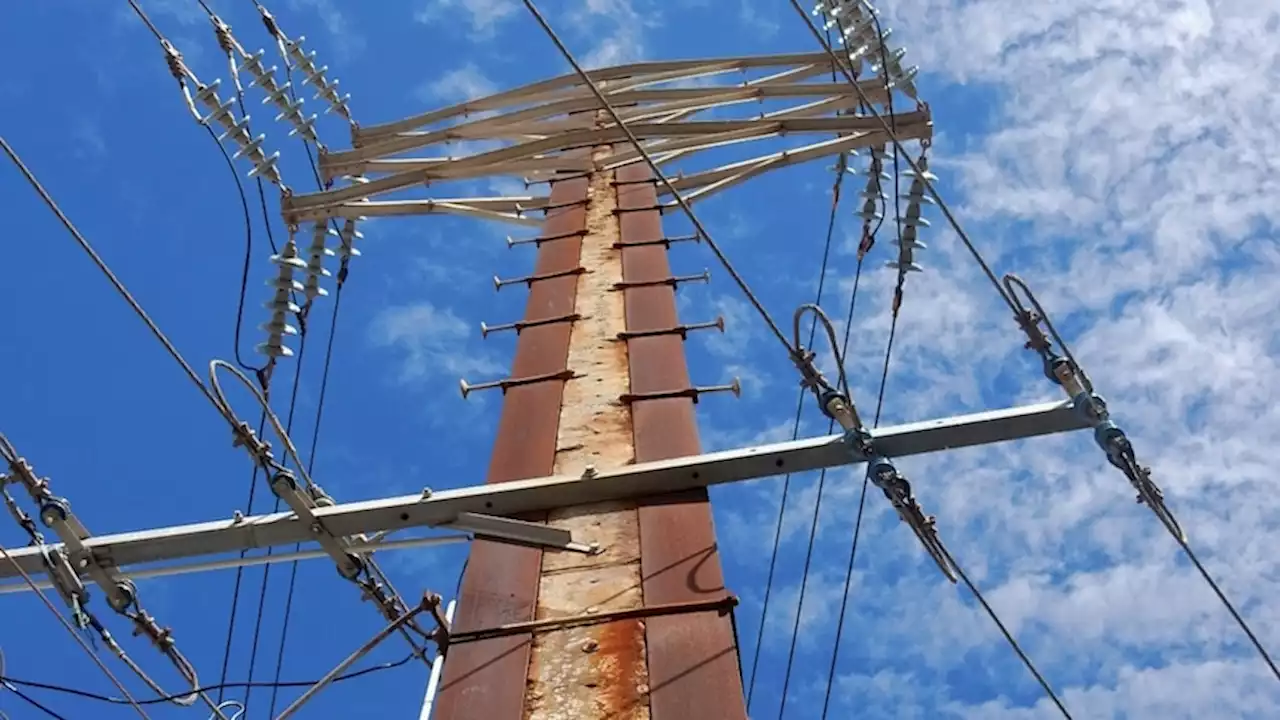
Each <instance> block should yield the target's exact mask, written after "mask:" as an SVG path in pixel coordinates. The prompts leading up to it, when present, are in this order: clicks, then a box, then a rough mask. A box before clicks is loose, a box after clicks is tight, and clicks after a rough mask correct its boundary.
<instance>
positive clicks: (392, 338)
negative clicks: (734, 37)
mask: <svg viewBox="0 0 1280 720" xmlns="http://www.w3.org/2000/svg"><path fill="white" fill-rule="evenodd" d="M476 334H477V333H476V331H475V330H474V329H473V328H471V327H469V326H468V325H467V324H466V323H465V322H463V321H462V319H461V318H459V317H458V316H457V315H455V314H454V313H453V311H452V310H450V309H448V308H440V307H437V306H435V305H433V304H432V303H430V302H427V301H422V302H418V303H414V304H410V305H399V306H394V307H389V308H385V309H384V310H382V311H381V312H380V313H379V314H378V315H377V317H375V318H374V321H373V324H372V326H371V327H370V339H371V340H372V341H373V343H374V345H376V346H378V347H384V348H393V349H395V350H397V351H398V352H399V354H400V355H401V361H400V373H399V379H400V381H401V382H404V383H417V382H421V381H423V380H425V379H428V378H437V377H440V376H450V377H453V378H458V377H466V376H470V379H471V380H473V381H474V380H475V379H476V377H477V376H481V375H486V374H489V373H494V372H498V371H500V370H501V368H502V366H501V365H499V364H498V363H497V362H496V361H494V360H492V359H491V358H490V357H489V356H488V355H487V354H484V353H481V352H478V351H476V349H475V348H473V347H470V341H471V340H473V339H474V337H475V336H476Z"/></svg>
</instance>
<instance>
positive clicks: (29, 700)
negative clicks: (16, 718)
mask: <svg viewBox="0 0 1280 720" xmlns="http://www.w3.org/2000/svg"><path fill="white" fill-rule="evenodd" d="M0 688H4V689H5V690H8V691H9V692H11V693H13V695H14V697H16V698H18V699H19V700H21V701H23V702H25V703H26V704H28V705H30V706H31V707H33V708H35V709H37V710H39V711H40V712H42V713H44V715H45V717H51V718H53V719H54V720H68V718H66V717H63V716H62V715H59V714H58V713H56V712H54V711H53V710H50V709H49V707H48V706H46V705H43V704H41V703H40V701H38V700H36V699H35V698H33V697H31V696H30V695H28V694H26V693H24V692H22V691H21V690H19V689H18V688H16V687H14V686H13V684H12V683H9V682H7V681H5V680H3V679H0ZM0 718H3V720H9V716H8V715H5V714H4V712H0ZM231 720H235V718H231Z"/></svg>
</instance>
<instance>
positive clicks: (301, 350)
mask: <svg viewBox="0 0 1280 720" xmlns="http://www.w3.org/2000/svg"><path fill="white" fill-rule="evenodd" d="M292 241H293V240H292V234H291V237H290V242H292ZM303 317H305V316H304V315H299V323H298V325H299V326H300V327H301V328H302V330H301V333H302V339H301V341H300V342H299V344H298V353H297V361H296V362H295V363H294V371H293V372H294V375H293V388H292V390H291V391H290V393H289V409H288V411H287V413H286V417H285V424H284V432H285V434H286V435H290V434H291V433H292V432H293V421H294V417H295V411H296V410H297V407H298V391H299V389H300V388H301V386H302V368H303V361H304V360H305V359H306V353H307V333H306V327H307V326H306V322H305V321H304V320H303V319H302V318H303ZM263 399H264V400H265V399H266V398H265V396H264V398H263ZM265 410H266V408H264V411H265ZM310 472H311V469H310V467H308V468H307V473H308V475H309V474H310ZM280 503H281V497H280V495H279V494H278V493H277V494H276V497H275V501H274V503H273V504H272V508H271V511H272V512H279V510H280ZM299 547H301V543H298V544H297V545H295V548H294V549H295V551H296V550H297V549H298V548H299ZM274 553H275V547H274V546H272V547H269V548H267V552H266V554H267V555H268V556H270V555H272V554H274ZM270 581H271V565H267V566H265V567H263V568H262V585H261V587H260V589H259V591H258V609H257V613H256V614H255V616H254V622H253V638H252V640H251V642H250V646H249V667H248V677H249V679H250V680H252V679H253V671H254V669H255V668H256V667H257V664H258V643H259V641H260V640H261V637H262V623H263V619H264V618H265V616H266V612H265V610H266V605H267V588H268V587H269V586H270ZM252 690H253V689H252V688H248V689H247V690H246V692H245V696H244V701H243V702H244V704H245V706H246V707H248V705H249V697H250V695H251V694H252Z"/></svg>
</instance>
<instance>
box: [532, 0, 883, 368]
mask: <svg viewBox="0 0 1280 720" xmlns="http://www.w3.org/2000/svg"><path fill="white" fill-rule="evenodd" d="M522 2H523V3H524V6H525V8H526V9H528V11H529V14H530V15H532V16H533V18H534V20H536V21H537V23H538V25H539V26H541V27H542V30H543V32H544V33H546V35H547V38H548V39H550V40H551V42H552V43H554V44H555V46H556V49H558V50H559V51H560V54H561V55H562V56H564V59H565V60H566V61H568V63H569V64H570V65H571V66H572V67H573V70H574V72H576V73H577V74H578V77H579V78H580V79H581V80H582V82H583V84H585V85H586V86H587V88H588V89H590V90H591V94H592V95H593V96H595V98H596V101H597V102H599V103H600V107H601V108H602V109H603V110H604V111H605V112H606V113H608V115H609V119H610V120H612V121H613V123H614V124H615V125H617V126H618V129H620V130H621V131H622V132H623V134H624V135H626V136H627V141H628V142H630V143H631V145H632V146H633V147H634V148H635V149H636V152H637V153H638V154H639V155H640V157H641V158H642V159H643V160H644V162H645V164H647V165H648V166H649V169H650V170H651V171H652V172H653V174H654V177H655V178H656V179H657V180H658V182H660V183H661V184H662V186H663V188H664V189H665V190H666V191H667V192H668V193H670V194H671V196H672V197H673V198H675V201H676V204H678V205H679V206H680V209H681V210H682V211H683V212H684V214H685V216H686V217H688V218H689V222H690V224H692V225H693V227H694V230H696V231H697V233H698V235H700V236H701V237H702V239H703V240H704V241H706V244H707V247H708V248H710V249H711V252H712V253H713V254H714V255H715V256H716V259H717V260H718V261H719V262H720V265H721V266H722V267H724V269H725V272H726V273H728V275H729V277H731V278H733V281H734V283H735V284H736V285H737V286H738V289H739V290H740V291H741V292H742V294H743V295H744V296H745V297H746V298H747V301H748V302H750V303H751V306H752V307H754V308H755V310H756V312H757V313H758V314H759V315H760V317H761V318H762V319H763V320H764V322H765V324H766V325H767V326H768V328H769V331H770V332H771V333H772V334H773V336H774V337H775V338H777V340H778V342H779V343H781V344H782V346H783V347H785V348H787V350H788V351H790V350H791V349H792V346H791V342H790V341H789V340H787V336H786V334H785V333H783V332H782V328H780V327H779V326H778V323H777V322H775V321H774V319H773V316H772V315H770V314H769V311H768V310H766V309H765V307H764V305H763V304H761V302H760V299H759V298H757V297H756V295H755V293H754V292H752V290H751V286H750V285H748V284H747V281H746V280H745V279H743V277H742V275H740V274H739V273H738V271H737V269H736V268H734V266H733V263H731V262H729V258H728V257H727V256H726V255H725V253H724V251H723V249H721V247H720V244H719V243H717V242H716V241H715V240H714V239H713V238H712V237H711V235H710V233H708V232H707V229H706V227H705V226H704V225H703V224H702V221H701V220H699V219H698V216H697V214H695V213H694V211H693V207H692V206H691V205H690V204H689V201H688V200H686V199H685V197H684V195H682V194H681V193H680V191H679V190H677V189H676V187H675V185H673V184H672V183H671V180H670V178H668V177H667V175H666V173H664V172H663V171H662V168H661V167H659V166H658V163H657V162H656V161H655V160H654V159H653V155H651V154H650V153H649V151H648V149H647V148H645V147H644V145H643V144H642V143H641V142H640V139H639V138H637V137H636V134H635V132H634V131H632V129H631V127H630V126H629V125H628V124H627V123H626V122H625V121H623V119H622V116H621V115H619V113H618V109H617V108H615V107H614V106H613V103H611V102H609V99H608V98H607V97H605V95H604V93H603V92H602V91H601V90H600V86H599V85H597V84H596V82H595V80H593V79H592V78H591V75H590V74H589V73H588V72H587V71H586V69H585V68H583V67H582V65H581V64H580V63H579V62H578V60H577V59H576V58H575V57H574V56H573V53H572V52H571V51H570V50H569V48H568V46H566V45H565V44H564V41H562V40H561V39H560V36H559V35H557V34H556V32H555V30H554V29H552V27H551V24H550V23H548V22H547V19H546V17H544V16H543V14H542V12H541V11H540V10H538V6H537V5H535V4H534V3H533V0H522ZM833 57H836V56H835V55H834V54H833ZM836 62H837V64H839V58H838V57H836ZM864 95H865V93H864Z"/></svg>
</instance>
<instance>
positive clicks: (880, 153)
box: [809, 147, 897, 720]
mask: <svg viewBox="0 0 1280 720" xmlns="http://www.w3.org/2000/svg"><path fill="white" fill-rule="evenodd" d="M883 168H884V149H883V148H882V147H881V148H872V150H871V162H870V165H869V167H868V168H867V186H866V188H865V189H864V191H863V193H862V196H863V198H864V200H863V206H862V209H861V210H860V211H859V212H858V213H857V215H858V217H861V218H862V237H861V239H860V240H859V242H858V262H857V266H856V267H855V269H854V275H853V291H852V293H851V294H850V296H849V311H848V313H847V314H846V316H845V321H844V337H843V338H842V339H841V341H840V355H839V356H840V357H841V358H847V357H848V356H849V339H850V337H851V336H852V334H853V318H854V311H855V309H856V307H857V302H858V286H859V284H860V281H861V279H862V267H863V263H864V262H865V260H866V256H867V253H868V252H870V251H871V248H872V247H874V246H875V241H876V234H877V233H879V232H880V228H881V227H883V225H884V219H885V215H886V214H887V213H886V212H884V211H883V210H881V207H883V206H884V205H885V203H886V201H887V198H886V197H885V195H884V193H883V192H881V189H880V182H881V181H882V180H883V179H885V178H884V176H883ZM896 184H897V183H896V181H895V185H896ZM877 201H878V203H877ZM872 222H875V223H876V224H875V226H874V227H872V225H871V223H872ZM814 319H815V322H816V320H817V318H816V316H815V318H814ZM809 344H810V345H812V344H813V338H812V337H810V339H809ZM841 367H843V365H842V366H841ZM883 383H884V376H883V375H882V376H881V391H880V394H881V396H883V392H884V390H883ZM844 390H845V392H848V391H849V388H848V382H847V380H846V382H845V388H844ZM879 422H880V414H879V410H877V412H876V418H875V421H874V422H873V423H872V427H876V426H878V425H879ZM830 427H831V426H830V424H829V423H828V428H830ZM828 432H830V429H828ZM869 480H870V478H869V476H868V475H866V474H864V475H863V477H862V488H861V490H860V491H859V493H858V512H857V515H856V516H855V518H854V525H853V540H852V542H851V543H850V546H849V561H848V565H847V567H846V568H845V577H844V589H843V591H842V593H841V602H840V613H839V617H838V618H837V620H836V636H835V640H834V642H833V643H832V651H831V663H830V666H829V667H828V670H827V684H826V689H825V692H824V693H823V698H822V713H823V714H822V717H823V718H824V720H825V718H826V714H827V710H828V708H829V706H830V703H831V689H832V687H833V686H834V683H835V670H836V664H837V660H838V658H839V656H840V640H841V638H842V636H843V634H844V618H845V613H846V612H847V610H848V605H849V588H850V585H851V584H852V582H853V564H854V561H855V559H856V558H857V555H858V537H859V535H860V533H861V532H862V516H863V512H864V511H865V509H866V505H867V486H868V485H869V484H870V483H869Z"/></svg>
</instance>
